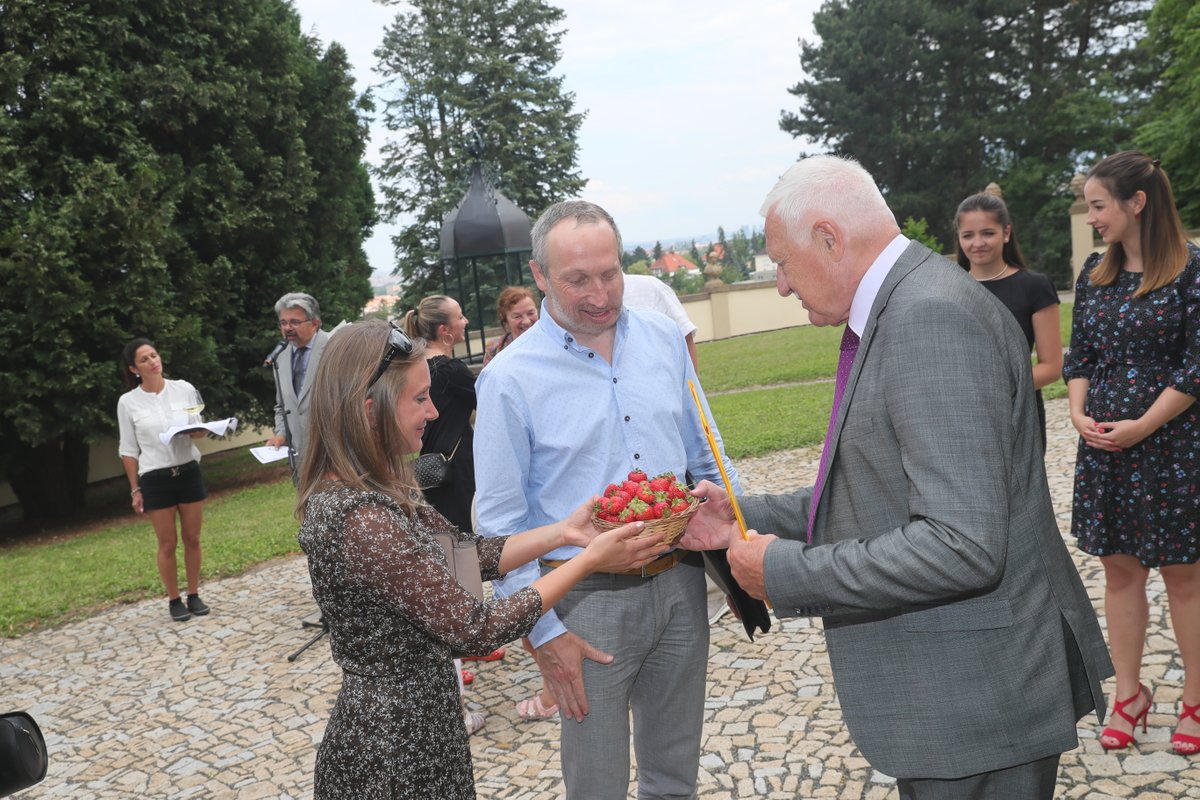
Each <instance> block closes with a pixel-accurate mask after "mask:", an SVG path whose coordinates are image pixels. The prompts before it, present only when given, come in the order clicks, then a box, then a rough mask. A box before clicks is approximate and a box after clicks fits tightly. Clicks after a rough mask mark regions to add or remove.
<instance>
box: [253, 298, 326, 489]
mask: <svg viewBox="0 0 1200 800" xmlns="http://www.w3.org/2000/svg"><path fill="white" fill-rule="evenodd" d="M275 314H276V316H278V317H279V332H280V334H282V336H283V339H284V341H286V342H287V344H288V347H287V350H286V351H285V352H283V353H280V355H279V358H278V359H277V360H276V362H275V365H276V369H275V435H274V436H272V437H271V438H269V439H267V444H268V445H270V446H271V447H282V446H284V445H285V444H286V445H287V446H288V448H289V452H288V460H289V463H290V464H291V466H292V482H293V483H295V482H296V479H297V476H298V475H299V473H300V460H301V459H302V458H303V457H304V443H305V437H306V435H307V433H308V387H309V384H310V381H309V380H308V378H309V377H311V376H312V375H314V374H316V371H317V364H318V363H319V362H320V361H321V353H322V352H323V351H324V350H325V343H326V342H328V341H329V334H328V333H326V332H325V331H323V330H321V307H320V306H319V305H317V301H316V299H315V298H314V297H313V296H312V295H310V294H304V293H303V292H292V293H289V294H285V295H284V296H283V297H281V298H279V300H278V301H277V302H276V303H275Z"/></svg>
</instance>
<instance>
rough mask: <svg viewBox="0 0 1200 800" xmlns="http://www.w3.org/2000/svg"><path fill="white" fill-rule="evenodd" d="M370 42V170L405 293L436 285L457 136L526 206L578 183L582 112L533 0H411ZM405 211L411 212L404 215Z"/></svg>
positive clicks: (459, 158)
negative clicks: (374, 112) (374, 156)
mask: <svg viewBox="0 0 1200 800" xmlns="http://www.w3.org/2000/svg"><path fill="white" fill-rule="evenodd" d="M406 5H411V6H412V8H413V10H412V11H402V12H400V13H398V14H397V16H396V21H395V22H394V23H393V24H392V25H391V26H390V27H389V28H388V29H387V31H386V32H385V34H384V40H383V44H382V45H380V47H379V49H378V50H376V56H377V57H378V58H379V71H380V73H381V74H382V75H384V77H385V81H384V84H383V87H382V91H381V96H382V97H383V100H382V106H383V120H384V124H385V126H386V127H387V129H388V130H389V131H391V132H393V134H395V138H393V139H391V140H390V141H389V142H387V143H386V144H385V145H384V146H383V148H382V152H383V164H382V166H381V168H380V170H379V182H380V189H381V190H382V192H383V195H384V203H383V212H384V216H385V218H386V219H389V220H402V221H404V224H403V226H402V228H401V230H400V233H398V234H397V235H396V236H394V237H393V239H392V243H393V245H394V247H395V252H396V267H397V268H396V274H398V275H400V276H401V277H402V280H403V282H404V284H405V290H404V291H405V295H404V301H405V303H406V304H407V305H412V304H415V302H416V301H417V300H419V299H420V298H421V297H422V296H424V295H426V294H430V293H434V292H441V291H442V278H441V274H442V273H441V264H440V260H439V259H440V246H439V238H438V237H439V232H440V230H441V223H442V219H443V218H444V217H445V216H446V214H447V213H449V212H450V210H452V209H453V208H454V207H455V205H457V204H458V202H459V200H461V199H462V196H463V194H464V193H465V191H466V188H467V179H468V177H469V170H470V166H471V164H472V163H473V159H472V157H471V156H470V155H469V154H468V153H467V152H466V149H465V146H466V144H467V141H468V137H469V136H470V135H472V132H473V133H477V134H478V135H479V137H480V139H481V140H482V142H483V150H484V152H483V161H484V163H485V164H486V165H487V167H488V171H489V177H490V178H491V180H492V182H493V183H494V185H495V187H496V188H497V189H498V190H499V191H500V192H502V193H503V194H504V195H505V196H507V197H508V198H509V199H510V200H512V201H513V202H514V203H516V204H517V206H518V207H520V208H521V209H522V210H524V211H525V213H527V214H529V215H530V217H535V216H536V215H537V214H539V213H541V212H542V211H543V210H544V209H545V208H546V207H548V206H549V205H551V204H552V203H554V202H557V201H558V200H561V199H564V198H566V197H570V196H574V195H577V194H578V193H579V192H580V191H581V190H582V189H583V186H584V184H585V181H584V180H583V179H582V178H581V177H580V175H579V173H578V170H577V166H576V161H577V145H576V136H577V134H578V130H579V126H580V124H581V123H582V121H583V114H581V113H578V112H576V111H574V106H575V98H574V95H573V94H571V93H570V92H565V91H563V88H562V78H561V77H555V76H553V75H552V74H551V71H552V70H553V69H554V67H555V66H556V65H557V63H558V59H559V55H560V41H561V39H562V36H563V33H564V31H563V30H562V29H558V28H557V27H556V26H558V25H559V24H560V23H561V22H562V20H563V19H564V14H563V12H562V11H561V10H560V9H557V8H555V7H553V6H550V5H548V4H547V3H544V2H541V0H495V1H494V2H493V0H417V1H416V2H413V3H411V4H406ZM408 220H411V221H408Z"/></svg>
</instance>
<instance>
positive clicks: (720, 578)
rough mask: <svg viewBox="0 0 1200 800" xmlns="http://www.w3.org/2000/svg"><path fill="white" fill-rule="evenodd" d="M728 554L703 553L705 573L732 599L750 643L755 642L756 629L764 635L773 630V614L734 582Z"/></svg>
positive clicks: (708, 551)
mask: <svg viewBox="0 0 1200 800" xmlns="http://www.w3.org/2000/svg"><path fill="white" fill-rule="evenodd" d="M728 552H729V551H728V550H724V549H722V550H705V551H703V553H702V555H703V556H704V571H705V572H706V573H708V577H710V578H712V582H713V583H715V584H716V585H717V588H718V589H720V590H721V591H722V592H724V593H725V596H726V597H728V598H729V599H730V602H731V603H732V604H733V610H734V613H735V614H736V615H737V617H738V619H740V620H741V621H742V627H744V628H745V629H746V635H747V636H749V637H750V641H754V631H755V630H756V629H759V630H762V632H763V633H767V632H768V631H770V630H771V612H770V611H769V610H768V609H767V604H766V603H764V602H763V601H762V600H758V599H756V598H754V597H751V596H750V595H748V594H747V593H746V590H745V589H743V588H742V587H741V586H739V585H738V582H737V581H736V580H734V578H733V572H732V571H731V570H730V567H729V556H728Z"/></svg>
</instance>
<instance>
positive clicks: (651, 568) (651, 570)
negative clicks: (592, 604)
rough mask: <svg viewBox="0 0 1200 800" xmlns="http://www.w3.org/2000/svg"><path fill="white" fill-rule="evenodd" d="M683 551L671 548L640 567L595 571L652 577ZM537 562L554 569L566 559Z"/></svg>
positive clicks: (673, 564) (544, 559)
mask: <svg viewBox="0 0 1200 800" xmlns="http://www.w3.org/2000/svg"><path fill="white" fill-rule="evenodd" d="M683 556H684V552H683V551H682V550H672V551H671V552H669V553H667V554H666V555H665V556H659V557H658V558H656V559H654V560H653V561H651V562H650V563H649V564H647V565H646V566H644V567H642V568H641V569H613V570H609V569H599V570H596V571H597V572H602V573H604V574H605V575H628V576H631V577H634V578H653V577H654V576H655V575H661V574H663V573H664V572H666V571H667V570H669V569H670V568H671V567H673V566H675V565H676V564H678V563H679V562H680V561H682V560H683ZM538 563H539V564H541V565H542V566H543V567H549V568H550V569H554V568H555V567H561V566H562V565H563V564H565V563H567V562H566V561H555V560H554V559H550V558H539V559H538Z"/></svg>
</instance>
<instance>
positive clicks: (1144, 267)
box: [1063, 152, 1200, 755]
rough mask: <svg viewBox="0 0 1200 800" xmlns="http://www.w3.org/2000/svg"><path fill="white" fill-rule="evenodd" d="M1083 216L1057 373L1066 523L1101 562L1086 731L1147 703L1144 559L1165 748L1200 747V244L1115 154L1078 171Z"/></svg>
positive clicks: (1130, 720)
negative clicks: (1095, 240) (1160, 613)
mask: <svg viewBox="0 0 1200 800" xmlns="http://www.w3.org/2000/svg"><path fill="white" fill-rule="evenodd" d="M1084 199H1085V200H1086V201H1087V205H1088V224H1089V225H1091V226H1092V227H1093V228H1095V230H1096V233H1097V234H1099V235H1100V238H1101V239H1103V240H1104V242H1105V243H1106V244H1107V245H1108V251H1107V252H1106V253H1104V254H1103V255H1101V254H1099V253H1094V254H1092V256H1091V257H1089V258H1088V260H1087V262H1086V263H1085V264H1084V268H1083V271H1082V272H1081V273H1080V275H1079V280H1078V281H1077V283H1076V285H1075V316H1074V322H1073V325H1072V328H1071V349H1070V351H1069V352H1068V353H1067V357H1066V366H1065V368H1064V369H1063V377H1065V378H1066V380H1067V391H1068V394H1069V397H1070V404H1071V423H1072V424H1073V425H1074V426H1075V429H1076V430H1078V431H1079V436H1080V442H1079V455H1078V458H1077V460H1076V465H1075V495H1074V510H1073V513H1072V521H1071V529H1072V532H1073V533H1074V534H1075V536H1076V537H1077V538H1078V541H1079V548H1080V549H1081V550H1083V551H1084V552H1086V553H1090V554H1092V555H1095V556H1099V557H1100V561H1101V563H1102V564H1103V565H1104V578H1105V588H1104V609H1105V615H1106V617H1107V621H1108V645H1109V648H1110V650H1111V651H1112V660H1113V665H1114V666H1115V667H1116V672H1117V675H1116V682H1117V685H1116V705H1115V707H1114V710H1113V715H1112V718H1111V725H1110V727H1108V728H1105V729H1104V731H1103V733H1102V734H1101V736H1100V743H1101V745H1103V747H1104V748H1105V749H1106V750H1118V749H1123V748H1126V747H1128V746H1129V745H1130V744H1131V743H1132V742H1133V741H1134V733H1135V728H1136V726H1137V724H1138V723H1139V722H1140V723H1141V725H1142V728H1143V730H1145V727H1146V717H1147V714H1148V712H1149V710H1150V706H1151V705H1152V703H1153V694H1152V692H1151V691H1150V690H1149V689H1148V688H1147V687H1146V686H1144V685H1142V683H1141V679H1140V676H1141V661H1142V651H1143V649H1144V647H1145V641H1146V629H1147V626H1148V622H1149V604H1148V602H1147V597H1146V581H1147V578H1148V577H1149V574H1150V569H1151V568H1152V567H1158V568H1159V570H1160V571H1161V573H1162V578H1163V583H1164V584H1165V585H1166V589H1167V601H1168V604H1169V607H1170V611H1171V624H1172V627H1173V628H1174V631H1175V638H1176V641H1177V644H1178V647H1179V655H1180V660H1181V661H1182V664H1183V672H1184V679H1183V691H1182V693H1181V696H1180V702H1181V704H1182V708H1181V713H1180V721H1179V725H1178V727H1177V728H1176V731H1175V735H1174V736H1173V737H1172V739H1171V742H1172V745H1173V747H1174V749H1175V752H1177V753H1179V754H1181V755H1192V754H1194V753H1197V752H1200V567H1198V566H1197V561H1198V560H1200V486H1198V485H1197V482H1198V480H1200V415H1198V414H1197V410H1196V405H1195V399H1196V397H1197V396H1198V395H1200V249H1197V248H1196V247H1195V246H1194V245H1191V244H1188V242H1187V239H1186V237H1185V235H1184V232H1183V225H1182V223H1181V222H1180V219H1179V214H1178V213H1177V212H1176V210H1175V199H1174V196H1173V194H1172V192H1171V184H1170V181H1169V180H1168V179H1167V176H1166V174H1165V173H1164V172H1163V171H1162V169H1161V168H1160V167H1159V165H1158V162H1157V161H1151V159H1150V158H1148V157H1147V156H1145V155H1142V154H1141V153H1134V152H1124V153H1117V154H1116V155H1113V156H1109V157H1108V158H1106V159H1104V160H1103V161H1101V162H1100V163H1099V164H1097V165H1096V166H1095V167H1093V168H1092V171H1091V172H1090V173H1088V179H1087V183H1086V184H1085V185H1084Z"/></svg>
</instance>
